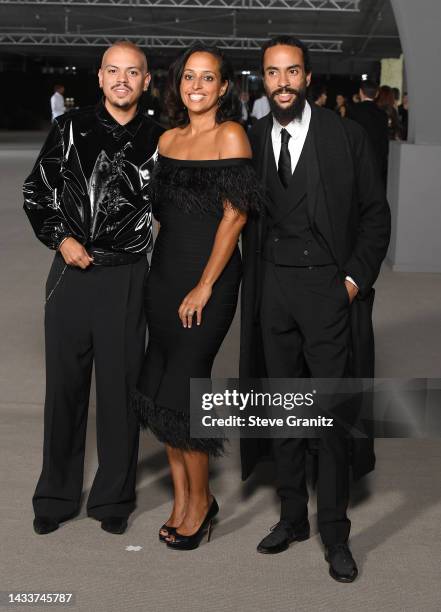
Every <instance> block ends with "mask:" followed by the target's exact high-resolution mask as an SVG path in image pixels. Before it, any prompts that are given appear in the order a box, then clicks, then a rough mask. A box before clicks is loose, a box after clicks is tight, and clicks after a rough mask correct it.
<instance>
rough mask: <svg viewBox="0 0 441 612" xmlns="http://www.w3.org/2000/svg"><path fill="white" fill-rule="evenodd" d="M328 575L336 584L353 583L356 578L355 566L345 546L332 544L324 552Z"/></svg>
mask: <svg viewBox="0 0 441 612" xmlns="http://www.w3.org/2000/svg"><path fill="white" fill-rule="evenodd" d="M325 560H326V561H327V562H328V563H329V574H330V575H331V576H332V578H334V580H337V582H354V580H355V579H356V578H357V576H358V568H357V564H356V563H355V561H354V558H353V556H352V554H351V551H350V550H349V546H348V545H347V544H333V545H332V546H328V547H327V548H326V550H325Z"/></svg>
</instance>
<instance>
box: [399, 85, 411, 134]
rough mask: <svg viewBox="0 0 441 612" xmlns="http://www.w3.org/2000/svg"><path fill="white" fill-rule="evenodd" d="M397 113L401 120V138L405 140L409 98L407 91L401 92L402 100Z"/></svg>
mask: <svg viewBox="0 0 441 612" xmlns="http://www.w3.org/2000/svg"><path fill="white" fill-rule="evenodd" d="M398 115H399V117H400V122H401V137H402V139H403V140H407V130H408V125H409V98H408V96H407V91H405V92H404V93H403V100H402V102H401V104H400V106H399V107H398Z"/></svg>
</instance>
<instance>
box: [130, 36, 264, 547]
mask: <svg viewBox="0 0 441 612" xmlns="http://www.w3.org/2000/svg"><path fill="white" fill-rule="evenodd" d="M169 78H170V82H169V91H168V108H169V111H170V114H171V116H172V119H174V121H175V123H177V124H178V127H177V128H175V129H172V130H169V131H167V132H166V133H165V134H164V135H163V137H162V138H161V140H160V142H159V155H158V160H157V163H156V165H155V168H154V171H153V175H152V180H151V186H152V189H151V193H152V206H153V214H154V216H155V218H156V219H157V220H158V221H159V223H160V231H159V234H158V237H157V239H156V242H155V246H154V251H153V255H152V262H151V270H150V273H149V276H148V280H147V285H146V310H147V322H148V329H149V340H148V347H147V352H146V356H145V361H144V365H143V369H142V372H141V376H140V379H139V383H138V388H137V391H136V393H135V394H134V406H135V409H136V411H137V413H138V415H139V418H140V421H141V424H142V425H143V426H144V427H147V428H148V429H150V430H151V431H152V432H153V433H154V434H155V435H156V437H157V438H158V439H159V440H160V441H161V442H164V443H165V445H166V449H167V454H168V459H169V463H170V468H171V473H172V479H173V486H174V505H173V509H172V513H171V515H170V518H169V519H168V521H167V522H166V523H165V524H164V525H163V527H162V528H161V530H160V532H159V539H160V540H161V541H166V542H167V544H168V546H169V547H171V548H175V549H181V550H182V549H186V550H187V549H189V548H195V547H197V546H198V545H199V543H200V540H201V538H202V536H203V533H204V532H205V531H206V530H207V529H209V527H211V520H212V518H213V517H214V516H215V514H216V513H217V511H218V506H217V503H216V500H215V499H214V497H213V496H212V495H211V493H210V490H209V484H208V458H209V456H210V455H211V456H218V455H221V454H222V451H223V445H222V440H221V439H199V438H191V437H190V416H189V396H190V378H209V377H210V375H211V368H212V365H213V361H214V358H215V356H216V354H217V352H218V350H219V347H220V345H221V343H222V341H223V339H224V337H225V335H226V333H227V332H228V329H229V327H230V325H231V322H232V320H233V317H234V314H235V310H236V306H237V298H238V291H239V285H240V280H241V256H240V252H239V249H238V246H237V243H238V238H239V235H240V232H241V229H242V227H243V225H244V224H245V222H246V220H247V215H248V214H255V213H257V211H258V209H259V207H260V200H261V195H260V192H259V189H258V181H257V178H256V176H255V174H254V171H253V169H252V166H251V162H250V159H249V157H250V155H251V151H250V147H249V143H248V140H247V137H246V134H245V132H244V131H243V128H242V127H241V126H240V125H239V124H237V123H234V122H232V121H231V120H230V119H229V118H230V117H231V116H232V114H233V111H234V110H235V105H234V97H233V92H232V88H231V81H230V80H229V78H228V72H227V65H226V62H225V59H224V57H223V55H222V53H221V52H220V51H218V50H217V49H213V48H207V47H205V46H202V45H195V46H193V47H191V48H190V49H189V50H188V51H187V52H186V53H184V54H183V56H181V57H180V58H178V60H177V61H176V62H175V64H174V65H173V66H172V67H171V69H170V77H169ZM184 106H185V108H184Z"/></svg>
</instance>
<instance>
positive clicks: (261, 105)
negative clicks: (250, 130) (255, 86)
mask: <svg viewBox="0 0 441 612" xmlns="http://www.w3.org/2000/svg"><path fill="white" fill-rule="evenodd" d="M269 112H270V105H269V102H268V98H267V97H266V95H265V93H262V95H261V96H260V97H259V98H257V100H255V101H254V104H253V109H252V111H251V117H252V118H253V119H254V120H255V121H258V120H259V119H262V117H265V115H267V114H268V113H269Z"/></svg>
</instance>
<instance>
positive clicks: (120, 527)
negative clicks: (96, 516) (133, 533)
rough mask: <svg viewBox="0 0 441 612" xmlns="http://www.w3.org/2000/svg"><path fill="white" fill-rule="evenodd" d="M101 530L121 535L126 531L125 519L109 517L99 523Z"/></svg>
mask: <svg viewBox="0 0 441 612" xmlns="http://www.w3.org/2000/svg"><path fill="white" fill-rule="evenodd" d="M101 529H104V531H107V532H108V533H115V534H117V535H121V534H122V533H124V532H125V530H126V529H127V519H126V518H125V517H121V516H109V517H108V518H105V519H103V520H102V521H101Z"/></svg>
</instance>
